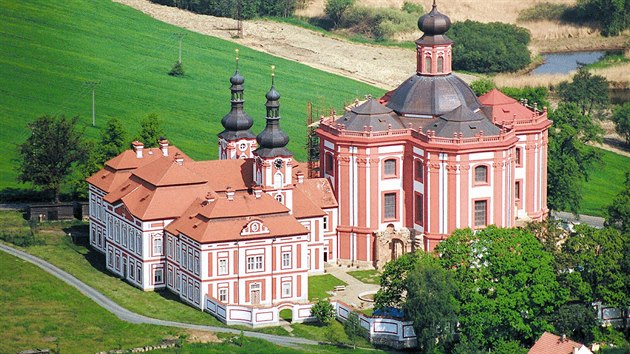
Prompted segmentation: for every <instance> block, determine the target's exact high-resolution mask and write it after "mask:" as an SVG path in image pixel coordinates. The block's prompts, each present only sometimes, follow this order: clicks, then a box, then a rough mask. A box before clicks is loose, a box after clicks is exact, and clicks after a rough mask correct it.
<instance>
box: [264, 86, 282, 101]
mask: <svg viewBox="0 0 630 354" xmlns="http://www.w3.org/2000/svg"><path fill="white" fill-rule="evenodd" d="M265 97H266V98H267V101H278V100H279V99H280V92H278V91H277V90H276V87H275V86H274V85H271V88H270V89H269V92H267V94H266V95H265Z"/></svg>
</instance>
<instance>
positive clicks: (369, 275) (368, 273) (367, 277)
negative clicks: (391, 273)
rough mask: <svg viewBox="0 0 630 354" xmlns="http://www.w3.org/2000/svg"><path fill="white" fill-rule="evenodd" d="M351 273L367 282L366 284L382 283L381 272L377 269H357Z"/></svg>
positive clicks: (350, 273)
mask: <svg viewBox="0 0 630 354" xmlns="http://www.w3.org/2000/svg"><path fill="white" fill-rule="evenodd" d="M348 274H349V275H351V276H353V277H355V278H357V280H359V281H361V282H363V283H366V284H377V285H378V284H380V283H381V273H380V272H379V271H377V270H375V269H369V270H355V271H352V272H348Z"/></svg>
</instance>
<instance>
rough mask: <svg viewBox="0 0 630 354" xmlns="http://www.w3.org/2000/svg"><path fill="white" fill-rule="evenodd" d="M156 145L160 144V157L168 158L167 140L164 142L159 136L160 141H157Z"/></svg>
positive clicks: (163, 138)
mask: <svg viewBox="0 0 630 354" xmlns="http://www.w3.org/2000/svg"><path fill="white" fill-rule="evenodd" d="M158 144H160V150H162V155H164V156H168V140H166V138H165V137H163V136H161V137H160V140H159V141H158Z"/></svg>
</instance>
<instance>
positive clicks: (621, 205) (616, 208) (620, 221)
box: [606, 171, 630, 234]
mask: <svg viewBox="0 0 630 354" xmlns="http://www.w3.org/2000/svg"><path fill="white" fill-rule="evenodd" d="M606 214H607V215H606V224H607V225H612V226H615V227H619V228H620V230H621V232H623V233H624V234H628V233H630V171H629V172H626V180H625V182H624V188H623V189H622V190H621V191H620V192H619V194H617V195H616V196H615V198H614V199H613V200H612V203H610V205H609V206H608V208H607V213H606Z"/></svg>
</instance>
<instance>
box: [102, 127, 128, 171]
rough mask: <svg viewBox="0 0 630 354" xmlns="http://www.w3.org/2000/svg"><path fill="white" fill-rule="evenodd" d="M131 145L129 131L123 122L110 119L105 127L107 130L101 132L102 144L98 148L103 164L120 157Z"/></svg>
mask: <svg viewBox="0 0 630 354" xmlns="http://www.w3.org/2000/svg"><path fill="white" fill-rule="evenodd" d="M129 143H130V141H128V139H127V130H126V129H125V126H124V125H123V124H122V122H121V121H120V120H119V119H117V118H109V119H108V120H107V123H106V125H105V130H102V131H101V144H100V145H99V146H98V148H99V149H100V150H101V154H102V156H101V158H102V159H103V160H102V161H101V164H102V163H104V162H105V161H107V160H109V159H111V158H113V157H115V156H118V154H120V153H121V152H123V151H124V150H125V149H126V148H127V146H128V145H129Z"/></svg>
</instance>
